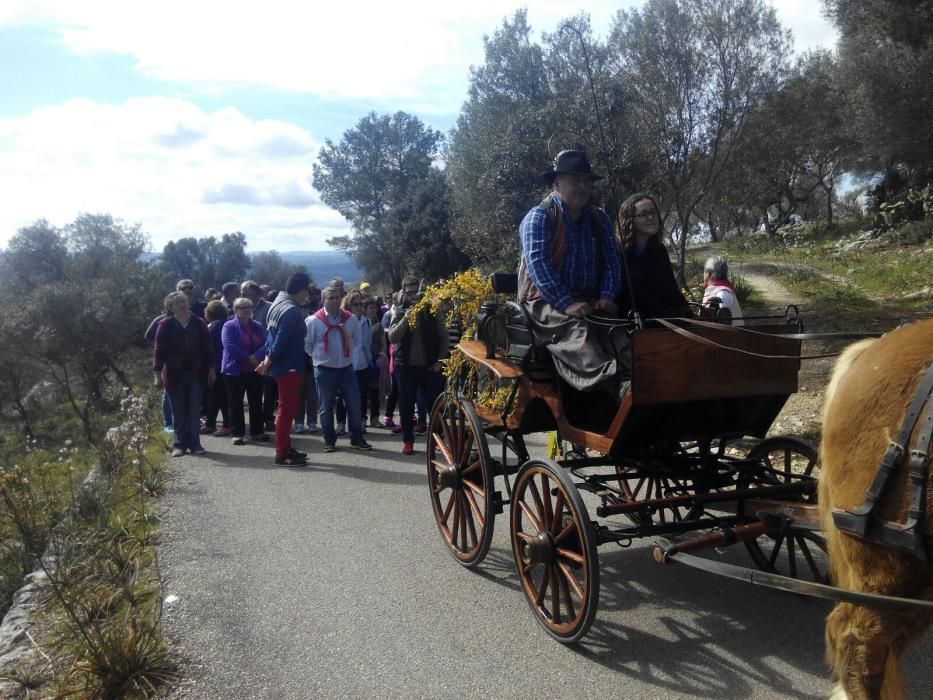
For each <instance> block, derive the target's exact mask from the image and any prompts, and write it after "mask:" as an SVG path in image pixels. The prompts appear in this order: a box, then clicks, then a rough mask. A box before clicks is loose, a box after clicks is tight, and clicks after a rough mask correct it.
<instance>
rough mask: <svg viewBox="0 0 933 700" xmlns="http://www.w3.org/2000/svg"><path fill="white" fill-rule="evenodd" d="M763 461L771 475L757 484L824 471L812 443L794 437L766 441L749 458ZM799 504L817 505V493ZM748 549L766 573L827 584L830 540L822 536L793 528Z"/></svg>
mask: <svg viewBox="0 0 933 700" xmlns="http://www.w3.org/2000/svg"><path fill="white" fill-rule="evenodd" d="M746 459H747V460H749V461H757V462H761V463H762V464H763V465H764V466H765V467H767V468H768V470H769V471H768V472H765V473H764V474H761V475H759V476H758V477H757V478H755V479H753V485H762V484H764V485H771V484H788V483H792V482H795V481H797V480H796V479H793V478H792V476H791V475H799V476H806V477H810V478H813V479H816V478H817V477H818V476H819V472H820V463H819V454H818V452H817V449H816V447H815V446H814V445H813V444H811V443H810V442H809V441H807V440H805V439H803V438H800V437H795V436H792V435H787V436H779V437H772V438H768V439H766V440H762V441H761V442H760V443H758V444H757V445H756V446H755V447H753V448H752V449H751V451H750V452H749V453H748V456H747V457H746ZM794 500H797V501H798V502H802V503H807V504H810V505H816V492H815V491H814V492H813V493H812V494H802V495H801V496H800V497H799V498H798V499H794ZM745 547H746V549H748V553H749V555H750V556H751V558H752V561H754V562H755V566H757V567H758V568H759V569H761V570H762V571H768V572H771V573H777V574H781V575H783V576H790V577H791V578H797V579H804V580H808V581H816V582H818V583H826V582H828V580H829V565H828V562H827V560H826V540H825V539H824V538H823V536H822V534H820V533H818V532H814V531H812V530H806V529H803V528H795V527H794V526H793V525H791V526H790V527H789V528H787V531H786V532H783V533H780V534H777V535H762V536H761V537H759V538H758V539H756V540H749V541H747V542H746V543H745Z"/></svg>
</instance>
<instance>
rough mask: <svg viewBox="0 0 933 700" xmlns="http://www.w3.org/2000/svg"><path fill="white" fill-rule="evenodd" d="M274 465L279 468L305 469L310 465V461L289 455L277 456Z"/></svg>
mask: <svg viewBox="0 0 933 700" xmlns="http://www.w3.org/2000/svg"><path fill="white" fill-rule="evenodd" d="M272 463H273V464H274V465H275V466H277V467H303V466H305V465H306V464H307V463H308V460H306V459H305V458H304V457H299V456H298V455H293V454H287V455H276V456H275V460H274V461H273V462H272Z"/></svg>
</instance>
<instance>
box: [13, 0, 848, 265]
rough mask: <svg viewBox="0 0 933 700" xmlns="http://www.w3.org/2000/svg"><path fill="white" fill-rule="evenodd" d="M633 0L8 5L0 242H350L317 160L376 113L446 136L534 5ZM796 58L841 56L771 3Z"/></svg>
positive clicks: (597, 25)
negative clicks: (119, 237) (478, 69)
mask: <svg viewBox="0 0 933 700" xmlns="http://www.w3.org/2000/svg"><path fill="white" fill-rule="evenodd" d="M641 4H642V3H641V1H640V0H615V1H613V2H608V1H603V0H579V1H577V2H574V3H568V2H566V1H552V0H526V1H525V2H513V1H512V0H494V1H493V0H471V1H470V2H437V1H436V0H399V1H398V2H396V3H385V2H370V1H367V2H359V1H358V0H346V1H344V2H333V3H297V2H294V0H265V1H264V2H261V3H258V2H241V1H240V0H223V2H220V1H215V0H183V1H182V0H160V2H157V3H153V2H146V3H143V2H138V0H119V1H113V0H0V96H2V97H0V198H2V199H0V201H2V204H0V248H2V247H5V246H6V244H7V242H8V241H9V239H10V237H11V236H13V235H14V234H15V233H16V231H17V230H18V229H20V228H21V227H24V226H28V225H30V224H32V223H33V222H35V221H37V220H39V219H46V220H48V221H49V222H50V223H51V224H52V225H55V226H63V225H65V224H67V223H69V222H71V221H73V220H74V219H75V217H76V216H77V215H78V214H80V213H82V212H91V213H99V212H100V213H109V214H111V215H112V216H113V217H114V218H117V219H120V220H122V221H124V222H125V223H127V224H139V225H140V226H141V227H142V230H143V231H144V232H145V233H146V234H147V235H148V236H149V239H150V242H151V246H150V247H151V249H152V250H161V249H162V247H163V246H164V245H165V244H166V243H167V242H168V241H170V240H177V239H178V238H181V237H185V236H196V237H200V236H209V235H213V236H220V235H222V234H224V233H229V232H233V231H241V232H243V233H244V234H245V235H246V239H247V250H248V251H261V250H273V249H274V250H279V251H282V252H284V251H292V250H324V249H327V244H326V239H328V238H331V237H333V236H336V235H343V234H346V233H349V230H350V229H349V226H348V224H347V223H346V221H345V220H344V219H343V217H342V216H341V215H340V214H338V213H337V212H335V211H333V210H331V209H329V208H328V207H327V206H326V205H324V204H323V203H322V202H321V201H320V199H319V198H318V196H317V193H316V192H315V190H314V188H313V186H312V173H311V168H312V164H313V163H314V160H315V158H316V157H317V153H318V151H319V149H320V147H321V145H323V143H324V142H325V140H326V139H330V140H332V141H334V142H338V141H339V140H340V138H341V136H342V134H343V133H344V132H345V131H346V130H348V129H351V128H353V127H354V126H355V125H356V124H357V123H358V122H359V120H360V119H361V118H362V117H364V116H365V115H366V114H368V113H369V112H371V111H375V112H377V113H379V114H385V113H392V112H395V111H397V110H403V111H406V112H409V113H411V114H414V115H416V116H417V117H418V118H420V119H421V120H422V121H423V122H424V123H425V124H427V125H428V126H430V127H432V128H435V129H438V130H441V131H443V132H445V133H447V132H448V131H449V130H450V129H451V127H452V126H453V124H454V122H455V120H456V117H457V114H458V112H459V109H460V107H461V105H462V104H463V102H464V101H465V100H466V97H467V87H468V81H469V68H470V66H471V65H481V64H482V63H483V36H484V35H491V34H492V33H493V32H495V31H496V29H497V28H498V27H499V26H501V23H502V20H503V19H504V18H506V17H511V16H512V14H513V13H514V12H515V10H516V9H519V8H521V7H526V8H527V10H528V20H529V23H530V24H531V26H532V28H533V31H534V33H535V35H536V36H540V34H541V32H544V31H548V32H551V31H553V30H554V29H555V28H556V27H557V26H558V25H559V23H560V21H561V20H562V19H566V18H567V17H569V16H571V15H575V14H577V13H578V12H581V11H582V12H586V13H588V14H589V15H590V17H591V21H592V26H593V27H594V30H595V31H596V33H597V34H598V35H604V34H605V32H606V30H607V28H608V27H609V24H610V21H611V19H612V17H613V16H614V15H615V13H616V12H617V11H618V10H619V9H628V8H631V7H633V6H634V7H637V6H640V5H641ZM774 7H775V9H776V11H777V14H778V16H779V18H780V20H781V22H782V23H783V24H784V26H785V27H787V28H789V29H790V30H791V31H792V32H793V35H794V39H795V49H796V50H797V51H798V52H802V51H805V50H807V49H810V48H817V47H825V48H832V47H833V45H834V44H835V41H836V32H835V30H834V28H833V27H832V26H831V25H830V24H829V23H828V22H827V21H826V20H825V19H824V18H823V17H822V15H821V12H820V7H821V3H819V2H817V1H816V0H776V1H775V2H774Z"/></svg>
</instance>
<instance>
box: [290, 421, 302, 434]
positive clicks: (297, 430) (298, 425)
mask: <svg viewBox="0 0 933 700" xmlns="http://www.w3.org/2000/svg"><path fill="white" fill-rule="evenodd" d="M304 431H305V424H304V423H295V425H294V427H293V428H292V432H293V433H295V434H296V435H301V434H302V433H303V432H304Z"/></svg>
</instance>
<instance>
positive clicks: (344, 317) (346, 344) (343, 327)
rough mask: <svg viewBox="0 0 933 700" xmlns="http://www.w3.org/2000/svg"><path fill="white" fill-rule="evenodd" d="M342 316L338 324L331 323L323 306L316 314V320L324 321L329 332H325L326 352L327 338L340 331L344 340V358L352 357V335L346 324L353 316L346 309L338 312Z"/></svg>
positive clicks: (325, 349)
mask: <svg viewBox="0 0 933 700" xmlns="http://www.w3.org/2000/svg"><path fill="white" fill-rule="evenodd" d="M337 311H338V313H339V315H340V321H339V322H338V323H331V322H330V319H329V318H328V317H327V311H325V310H324V307H323V306H322V307H321V308H320V309H318V310H317V311H315V312H314V318H316V319H318V320H319V321H322V322H323V323H324V325H325V326H327V330H326V331H324V352H325V353H326V352H327V336H328V335H330V332H331V331H332V330H339V331H340V335H341V337H342V339H343V356H344V357H350V333H349V332H348V331H347V328H346V325H345V324H346V322H347V319H348V318H350V317H351V316H352V315H353V314H351V313H350V312H349V311H347V310H346V309H338V310H337Z"/></svg>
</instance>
